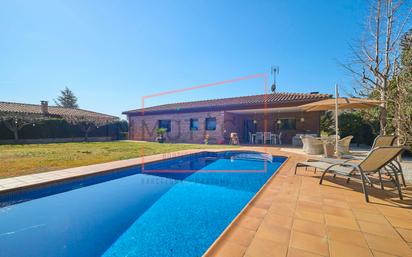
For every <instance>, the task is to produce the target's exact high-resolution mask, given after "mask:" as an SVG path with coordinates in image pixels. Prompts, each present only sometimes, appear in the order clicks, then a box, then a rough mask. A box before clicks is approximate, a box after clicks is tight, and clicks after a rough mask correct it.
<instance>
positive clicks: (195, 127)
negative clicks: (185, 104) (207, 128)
mask: <svg viewBox="0 0 412 257" xmlns="http://www.w3.org/2000/svg"><path fill="white" fill-rule="evenodd" d="M190 130H199V120H198V119H190Z"/></svg>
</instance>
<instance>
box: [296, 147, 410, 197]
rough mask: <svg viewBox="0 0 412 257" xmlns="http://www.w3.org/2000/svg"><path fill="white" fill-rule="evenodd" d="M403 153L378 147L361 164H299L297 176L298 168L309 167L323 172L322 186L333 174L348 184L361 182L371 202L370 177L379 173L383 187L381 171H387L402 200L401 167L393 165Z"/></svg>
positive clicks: (339, 162)
mask: <svg viewBox="0 0 412 257" xmlns="http://www.w3.org/2000/svg"><path fill="white" fill-rule="evenodd" d="M402 151H403V148H402V147H397V146H387V147H377V148H375V149H373V150H372V151H371V152H370V153H369V154H368V155H367V157H366V158H365V159H364V160H362V161H361V162H359V163H353V162H350V160H345V161H341V160H337V159H329V160H325V159H324V160H323V161H306V162H299V163H297V164H296V166H295V174H296V171H297V168H298V167H308V166H309V167H314V168H315V169H320V170H323V173H322V176H321V178H320V181H319V184H322V182H323V179H324V177H325V175H326V173H332V174H333V175H334V177H335V176H336V175H339V176H343V177H346V178H347V180H346V182H349V181H350V179H355V180H359V181H361V183H362V190H363V193H364V194H365V200H366V201H367V202H369V196H368V192H367V190H366V185H367V184H369V185H370V186H372V187H373V184H372V182H371V180H370V178H369V177H368V175H371V174H374V173H378V176H379V180H380V183H381V185H382V177H381V173H380V170H381V169H385V171H386V172H387V174H388V175H389V177H390V178H391V180H390V181H392V182H393V183H394V184H395V186H396V187H397V190H398V193H399V198H400V199H401V200H402V199H403V198H402V191H401V186H400V182H399V178H398V174H399V173H400V172H399V167H398V166H396V165H394V164H393V161H394V160H396V158H397V157H398V156H399V155H400V154H401V153H402ZM325 161H328V162H325ZM333 162H335V163H333Z"/></svg>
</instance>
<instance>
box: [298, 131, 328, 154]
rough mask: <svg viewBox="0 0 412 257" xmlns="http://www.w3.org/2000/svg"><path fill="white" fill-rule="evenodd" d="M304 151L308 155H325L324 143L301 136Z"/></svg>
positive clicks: (311, 137)
mask: <svg viewBox="0 0 412 257" xmlns="http://www.w3.org/2000/svg"><path fill="white" fill-rule="evenodd" d="M301 139H302V143H303V151H304V152H305V153H307V154H323V143H322V141H321V140H320V139H317V138H315V137H313V136H307V135H305V136H301Z"/></svg>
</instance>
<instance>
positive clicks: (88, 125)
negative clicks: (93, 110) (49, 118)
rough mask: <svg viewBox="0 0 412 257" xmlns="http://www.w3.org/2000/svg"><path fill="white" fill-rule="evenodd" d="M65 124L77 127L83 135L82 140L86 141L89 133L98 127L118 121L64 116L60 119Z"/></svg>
mask: <svg viewBox="0 0 412 257" xmlns="http://www.w3.org/2000/svg"><path fill="white" fill-rule="evenodd" d="M62 118H63V119H64V120H65V121H66V122H68V123H70V124H72V125H75V126H79V128H80V129H81V130H82V132H83V133H84V140H85V141H88V137H89V133H90V132H91V131H93V130H94V129H96V128H98V127H102V126H105V125H108V124H111V123H114V122H116V121H118V119H117V118H115V117H113V118H110V117H103V116H98V115H90V116H78V115H65V116H63V117H62Z"/></svg>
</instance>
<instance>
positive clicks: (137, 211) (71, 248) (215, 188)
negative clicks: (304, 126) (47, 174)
mask: <svg viewBox="0 0 412 257" xmlns="http://www.w3.org/2000/svg"><path fill="white" fill-rule="evenodd" d="M285 160H286V158H284V157H274V156H268V155H265V154H261V153H256V152H241V151H230V152H228V151H227V152H218V153H214V152H201V153H198V154H192V155H187V156H182V157H177V158H172V159H168V160H164V161H160V162H156V163H151V164H146V165H144V168H142V167H141V166H136V167H132V168H127V169H123V170H119V171H116V172H108V173H105V174H100V175H94V176H90V177H85V178H80V179H75V180H70V181H65V182H59V183H54V184H50V185H47V186H42V187H40V188H34V189H27V190H24V191H19V192H15V193H8V194H3V195H0V256H34V257H37V256H39V257H40V256H41V257H46V256H107V257H109V256H139V257H141V256H151V257H154V256H162V257H163V256H201V255H202V254H203V253H204V252H205V251H206V250H207V249H208V248H209V246H210V245H211V244H212V243H213V242H214V241H215V240H216V238H217V237H218V236H219V235H220V234H221V233H222V232H223V230H224V229H225V228H226V227H227V226H228V225H229V224H230V222H231V221H232V220H233V219H234V218H235V217H236V216H237V215H238V214H239V212H240V211H241V210H242V209H243V208H244V206H245V205H246V204H247V203H248V202H249V201H250V200H251V199H252V197H253V196H254V195H255V194H256V192H257V191H259V189H260V188H261V187H262V185H263V184H264V183H265V182H266V181H267V180H268V179H269V178H270V177H271V176H272V175H273V174H274V173H275V172H276V170H277V169H278V168H279V166H280V165H281V164H282V163H283V162H284V161H285Z"/></svg>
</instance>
